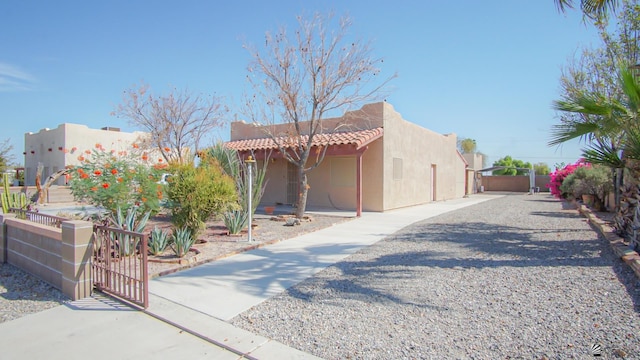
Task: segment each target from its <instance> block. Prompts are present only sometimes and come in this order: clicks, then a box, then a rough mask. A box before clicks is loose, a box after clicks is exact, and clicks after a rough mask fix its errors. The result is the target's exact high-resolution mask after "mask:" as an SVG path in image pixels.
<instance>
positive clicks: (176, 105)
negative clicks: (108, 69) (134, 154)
mask: <svg viewBox="0 0 640 360" xmlns="http://www.w3.org/2000/svg"><path fill="white" fill-rule="evenodd" d="M226 112H227V108H226V106H224V105H223V104H222V102H221V99H220V98H219V97H217V96H203V95H193V94H192V93H190V92H189V91H187V90H182V91H180V90H177V89H174V90H173V91H172V92H171V93H169V94H168V95H165V96H155V95H153V94H151V93H150V92H149V86H148V85H146V84H144V83H143V84H141V85H140V86H139V87H137V88H132V89H128V90H125V92H124V95H123V103H122V104H120V105H118V106H117V107H116V110H115V111H114V112H113V113H112V115H115V116H118V117H122V118H125V119H127V120H128V121H129V123H130V124H131V125H134V126H138V127H141V128H143V129H144V130H145V131H147V132H148V133H149V134H150V140H149V141H150V142H151V145H152V146H153V147H157V148H158V151H159V152H160V153H161V154H162V156H163V157H164V159H165V160H166V161H167V162H177V163H185V162H186V161H190V160H191V159H192V156H193V155H195V154H196V153H197V152H198V150H199V145H200V141H201V140H202V139H203V137H204V136H205V135H206V134H208V133H209V132H210V131H212V130H213V129H215V128H217V127H220V126H222V124H223V122H222V119H223V116H224V114H225V113H226Z"/></svg>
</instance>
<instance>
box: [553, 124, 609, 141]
mask: <svg viewBox="0 0 640 360" xmlns="http://www.w3.org/2000/svg"><path fill="white" fill-rule="evenodd" d="M596 131H598V125H597V124H595V123H591V122H579V121H565V122H563V123H561V124H558V125H553V127H552V128H551V140H549V143H548V145H549V146H556V145H560V144H562V143H565V142H567V141H569V140H573V139H580V140H588V138H589V135H590V134H593V133H594V132H596Z"/></svg>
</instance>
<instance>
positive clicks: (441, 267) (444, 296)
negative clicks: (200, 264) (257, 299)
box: [231, 194, 640, 359]
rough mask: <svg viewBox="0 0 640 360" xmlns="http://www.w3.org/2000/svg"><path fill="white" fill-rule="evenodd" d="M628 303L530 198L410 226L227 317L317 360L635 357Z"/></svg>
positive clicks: (638, 321) (574, 216)
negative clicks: (597, 349)
mask: <svg viewBox="0 0 640 360" xmlns="http://www.w3.org/2000/svg"><path fill="white" fill-rule="evenodd" d="M639 311H640V282H639V281H638V279H637V278H636V277H635V276H634V274H633V272H632V271H631V270H630V269H629V268H628V267H626V266H625V264H624V263H623V262H621V261H620V259H618V258H616V257H615V256H614V255H613V253H612V250H611V248H610V247H609V244H608V243H607V242H606V241H605V240H604V239H602V238H601V237H600V236H599V235H598V233H597V232H596V231H594V229H593V228H591V226H590V225H589V223H588V222H587V221H586V219H585V218H583V217H581V216H580V215H579V214H578V213H577V211H575V210H563V209H562V205H561V203H560V202H559V201H556V200H555V199H553V198H551V197H550V196H547V195H542V194H540V195H534V196H527V195H511V196H506V197H504V198H500V199H497V200H492V201H488V202H484V203H481V204H478V205H475V206H472V207H468V208H464V209H461V210H457V211H455V212H451V213H448V214H444V215H441V216H438V217H435V218H432V219H429V220H425V221H422V222H419V223H416V224H414V225H412V226H410V227H408V228H405V229H403V230H402V231H400V232H398V233H396V234H394V235H393V236H391V237H389V238H387V239H385V240H383V241H380V242H378V243H377V244H375V245H373V246H370V247H368V248H365V249H363V250H361V251H359V252H358V253H356V254H354V255H352V256H350V257H349V258H347V259H345V260H344V261H341V262H339V263H337V264H335V265H334V266H331V267H329V268H327V269H326V270H324V271H322V272H321V273H319V274H317V275H316V276H314V277H313V278H311V279H309V280H307V281H304V282H302V283H300V284H299V285H297V286H294V287H292V288H290V289H289V290H288V291H286V292H284V293H282V294H281V295H279V296H276V297H274V298H272V299H270V300H267V301H265V302H264V303H262V304H260V305H258V306H256V307H254V308H252V309H251V310H249V311H247V312H245V313H243V314H241V315H240V316H238V317H236V318H234V319H233V320H232V321H231V322H232V323H233V324H234V325H236V326H239V327H242V328H244V329H246V330H249V331H252V332H255V333H257V334H260V335H263V336H266V337H269V338H274V339H275V340H277V341H280V342H282V343H284V344H287V345H288V346H292V347H294V348H297V349H300V350H302V351H305V352H309V353H312V354H314V355H316V356H320V357H322V358H326V359H356V358H357V359H431V358H433V359H436V358H452V359H585V358H591V357H592V350H591V347H592V346H593V345H600V346H601V348H602V355H603V357H604V358H619V357H620V356H621V355H624V356H625V357H626V358H635V359H638V358H640V317H639V315H638V313H639Z"/></svg>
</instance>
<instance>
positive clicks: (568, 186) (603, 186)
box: [560, 165, 613, 205]
mask: <svg viewBox="0 0 640 360" xmlns="http://www.w3.org/2000/svg"><path fill="white" fill-rule="evenodd" d="M560 190H561V191H562V192H566V193H568V194H572V195H573V196H574V197H576V198H580V197H581V196H582V195H593V196H594V197H595V202H596V203H597V204H598V205H602V203H603V201H604V198H605V197H606V196H607V194H608V193H610V192H611V191H613V176H612V173H611V169H610V168H608V167H606V166H602V165H590V166H580V167H577V168H576V169H575V171H574V172H573V173H571V174H570V175H568V176H567V177H566V178H565V179H564V180H563V181H562V185H561V186H560Z"/></svg>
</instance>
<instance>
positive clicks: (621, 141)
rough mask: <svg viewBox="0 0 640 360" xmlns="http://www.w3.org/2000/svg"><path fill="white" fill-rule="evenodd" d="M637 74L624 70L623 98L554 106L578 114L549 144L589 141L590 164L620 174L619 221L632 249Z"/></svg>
mask: <svg viewBox="0 0 640 360" xmlns="http://www.w3.org/2000/svg"><path fill="white" fill-rule="evenodd" d="M634 71H635V70H633V69H631V68H630V67H629V66H623V67H622V68H621V70H620V71H619V78H620V81H619V83H620V86H621V87H622V90H623V94H624V96H623V98H622V99H612V98H607V97H605V96H603V95H602V94H598V93H582V94H578V95H574V96H571V97H565V99H563V100H560V101H556V102H554V108H555V109H556V110H559V111H563V112H567V113H570V114H575V115H577V116H569V117H565V118H564V119H563V121H562V123H561V124H559V125H555V126H554V127H553V129H552V136H551V140H550V141H549V145H551V146H553V145H559V144H562V143H564V142H566V141H569V140H572V139H580V140H584V141H585V142H586V147H585V148H584V149H583V156H584V158H585V160H586V161H588V162H590V163H594V164H602V165H606V166H609V167H610V168H612V169H614V170H617V171H616V172H615V174H616V175H617V176H616V177H615V178H616V179H617V180H616V184H615V185H616V186H615V187H616V212H617V214H616V223H617V224H618V230H619V231H620V232H621V233H622V235H623V236H625V237H627V238H628V239H629V240H630V242H631V246H632V247H637V246H638V245H639V243H638V240H637V236H636V231H637V230H636V229H640V206H638V205H637V204H640V182H639V180H640V79H639V78H638V76H636V75H637V74H636V73H635V72H634ZM625 173H626V176H624V175H623V174H625ZM622 180H626V182H623V181H622ZM621 184H623V185H624V184H626V189H625V191H624V192H623V194H622V198H619V197H618V196H619V194H620V191H619V188H620V185H621Z"/></svg>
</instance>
